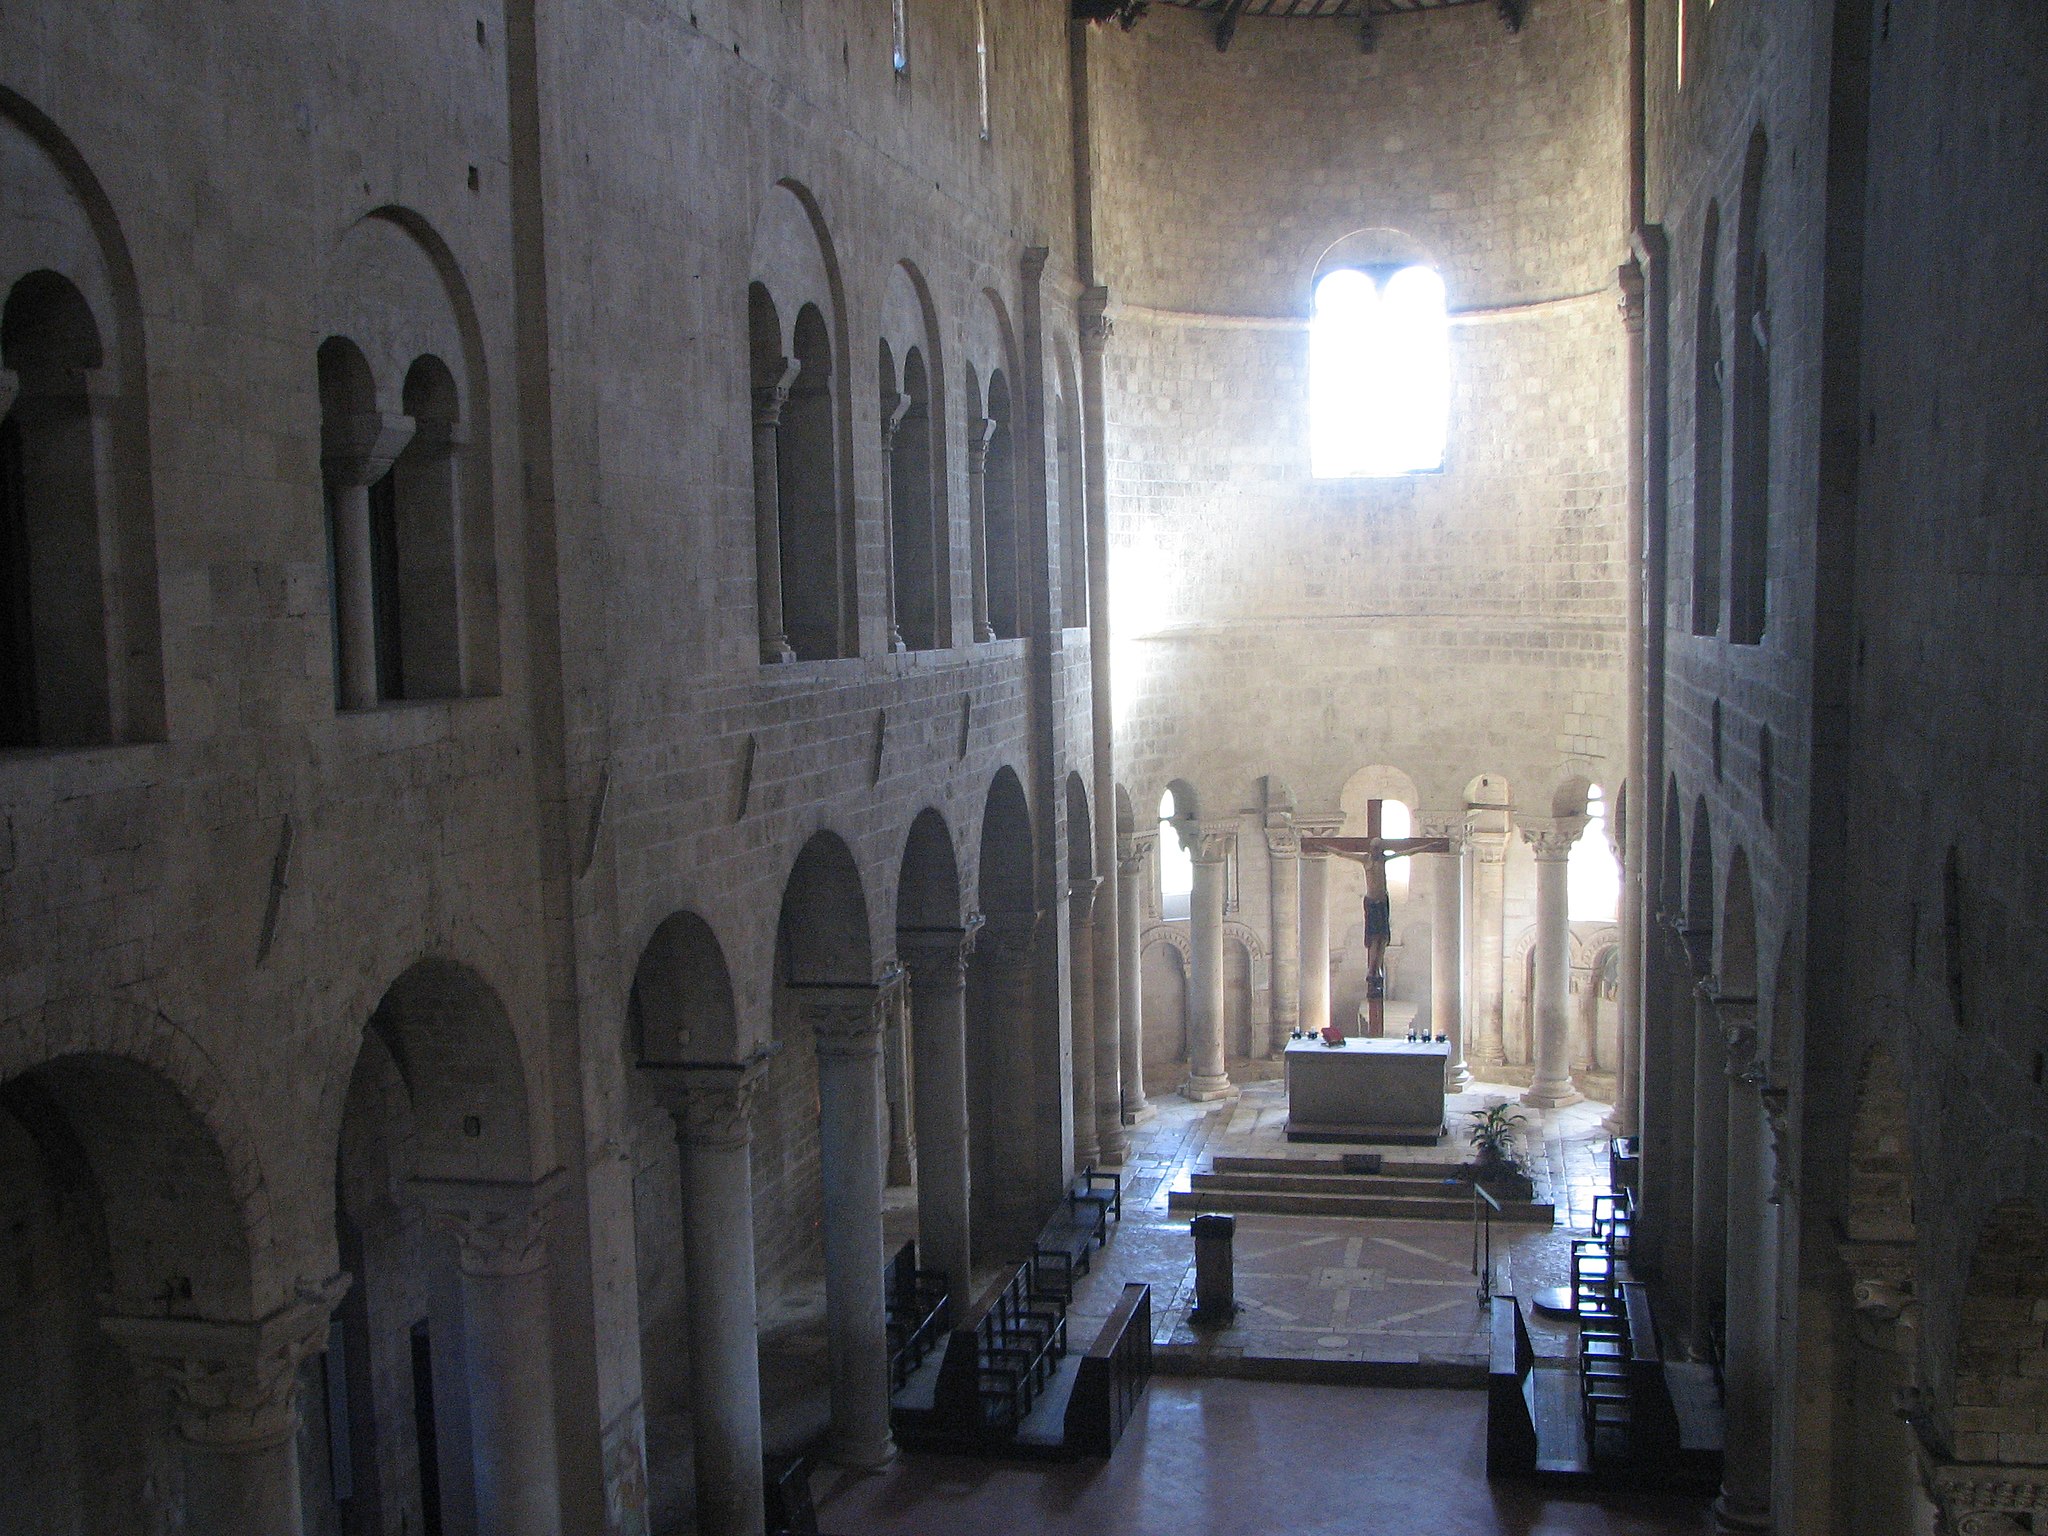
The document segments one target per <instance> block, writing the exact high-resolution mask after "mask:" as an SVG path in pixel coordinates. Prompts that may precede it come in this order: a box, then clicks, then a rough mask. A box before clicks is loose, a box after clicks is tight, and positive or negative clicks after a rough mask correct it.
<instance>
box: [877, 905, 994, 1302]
mask: <svg viewBox="0 0 2048 1536" xmlns="http://www.w3.org/2000/svg"><path fill="white" fill-rule="evenodd" d="M980 924H981V919H980V918H978V917H977V918H975V919H974V921H973V923H971V924H970V925H969V926H967V927H964V928H915V929H910V928H904V929H898V930H897V933H896V950H897V953H898V954H899V955H901V956H902V959H903V964H904V966H905V968H906V969H907V970H908V971H909V972H910V1036H911V1052H910V1070H911V1089H912V1099H913V1102H914V1103H915V1104H916V1106H917V1145H918V1154H919V1155H918V1163H917V1246H918V1258H919V1260H920V1262H921V1263H922V1264H923V1265H924V1266H925V1267H926V1268H927V1269H937V1270H942V1271H943V1272H944V1273H945V1276H946V1282H947V1284H948V1285H949V1286H950V1287H951V1288H952V1292H953V1295H954V1296H955V1297H957V1298H959V1299H960V1300H961V1301H962V1303H963V1304H964V1303H965V1301H966V1300H967V1299H968V1292H969V1291H971V1290H972V1289H973V1286H974V1268H973V1262H972V1257H971V1256H972V1242H971V1239H970V1237H969V1233H970V1231H971V1230H972V1228H971V1225H970V1222H969V1218H968V1211H969V1205H968V1201H969V1168H970V1167H971V1164H970V1162H969V1156H968V1146H967V957H968V956H969V955H970V954H971V953H973V950H974V934H975V929H976V928H978V927H979V926H980Z"/></svg>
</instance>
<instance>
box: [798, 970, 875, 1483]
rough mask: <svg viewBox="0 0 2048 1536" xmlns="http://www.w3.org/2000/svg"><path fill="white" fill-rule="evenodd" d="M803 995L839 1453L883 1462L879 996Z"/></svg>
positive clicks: (840, 1457) (862, 1463)
mask: <svg viewBox="0 0 2048 1536" xmlns="http://www.w3.org/2000/svg"><path fill="white" fill-rule="evenodd" d="M826 990H830V991H832V992H845V993H850V994H852V995H851V996H849V997H845V998H842V999H839V1000H836V1001H835V1000H832V999H829V998H821V997H815V996H814V997H812V998H808V999H806V1000H805V1001H804V1002H802V1003H801V1004H800V1008H801V1010H802V1012H803V1013H804V1015H805V1017H806V1018H807V1019H808V1020H809V1022H810V1024H811V1027H812V1028H813V1030H814V1031H815V1032H816V1034H817V1040H818V1122H819V1124H818V1138H819V1145H818V1153H819V1162H820V1163H821V1165H822V1168H823V1175H824V1186H825V1314H826V1326H827V1331H828V1342H829V1346H830V1351H831V1358H832V1431H831V1435H832V1455H833V1459H834V1460H836V1461H839V1462H841V1463H843V1464H845V1465H847V1466H855V1467H877V1466H880V1465H882V1464H883V1463H884V1462H886V1461H888V1460H889V1458H890V1457H891V1456H892V1455H893V1454H894V1452H895V1447H894V1446H893V1445H892V1444H891V1443H890V1439H889V1350H888V1330H887V1318H886V1313H885V1308H884V1300H883V1294H882V1155H881V1153H882V1149H881V1142H880V1139H879V1138H878V1137H877V1136H876V1134H875V1128H876V1124H877V1121H878V1117H879V1116H880V1113H881V1089H882V1071H881V1068H882V1052H881V1019H880V1012H879V1010H880V1006H881V1002H880V999H879V998H878V997H877V996H876V995H875V993H874V989H872V988H867V989H863V988H832V989H819V991H820V992H823V991H826Z"/></svg>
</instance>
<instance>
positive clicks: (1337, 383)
mask: <svg viewBox="0 0 2048 1536" xmlns="http://www.w3.org/2000/svg"><path fill="white" fill-rule="evenodd" d="M1445 302H1446V301H1445V295H1444V282H1443V278H1442V277H1441V276H1440V275H1439V274H1438V273H1437V271H1436V270H1435V269H1434V268H1432V267H1428V266H1423V265H1414V264H1411V265H1405V266H1388V267H1378V268H1373V269H1366V268H1360V267H1351V266H1344V267H1337V268H1335V269H1333V270H1331V271H1329V272H1326V273H1325V274H1324V275H1323V276H1322V277H1321V278H1319V279H1318V280H1317V282H1316V286H1315V297H1314V304H1313V313H1312V315H1311V318H1310V320H1309V458H1310V464H1311V467H1312V469H1313V472H1314V475H1315V477H1316V478H1317V479H1319V480H1326V479H1340V478H1351V477H1361V476H1388V475H1412V474H1419V473H1426V472H1430V471H1435V470H1440V469H1442V468H1443V465H1444V450H1445V445H1446V442H1447V439H1448V432H1449V423H1450V409H1451V347H1450V326H1449V318H1448V314H1447V311H1446V308H1445Z"/></svg>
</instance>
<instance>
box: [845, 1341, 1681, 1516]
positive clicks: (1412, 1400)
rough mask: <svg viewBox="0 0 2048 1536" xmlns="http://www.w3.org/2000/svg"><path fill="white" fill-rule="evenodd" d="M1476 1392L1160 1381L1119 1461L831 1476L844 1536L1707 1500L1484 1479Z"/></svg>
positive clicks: (902, 1466)
mask: <svg viewBox="0 0 2048 1536" xmlns="http://www.w3.org/2000/svg"><path fill="white" fill-rule="evenodd" d="M1485 1461H1486V1399H1485V1396H1484V1395H1483V1394H1481V1393H1477V1392H1442V1391H1429V1390H1396V1389H1386V1388H1375V1387H1329V1386H1304V1385H1296V1384H1284V1385H1283V1384H1280V1383H1274V1382H1256V1381H1226V1380H1175V1379H1168V1378H1158V1377H1155V1378H1154V1379H1153V1382H1152V1384H1151V1386H1150V1387H1149V1388H1147V1389H1146V1393H1145V1397H1144V1400H1143V1402H1142V1403H1141V1404H1140V1406H1139V1410H1138V1414H1137V1416H1136V1418H1134V1419H1133V1420H1132V1423H1131V1426H1130V1429H1129V1430H1128V1431H1127V1432H1126V1434H1125V1436H1124V1439H1123V1442H1122V1444H1121V1445H1120V1446H1119V1447H1118V1448H1117V1453H1116V1455H1115V1456H1114V1457H1112V1458H1111V1459H1110V1460H1109V1461H1107V1462H1094V1461H1089V1462H1078V1463H1067V1464H1054V1465H1047V1464H1030V1465H1023V1464H1016V1463H1005V1462H990V1461H970V1460H966V1459H963V1458H957V1457H950V1456H914V1457H904V1458H901V1459H899V1460H898V1461H897V1462H896V1463H895V1464H894V1465H892V1466H891V1467H889V1468H888V1469H887V1470H885V1471H884V1472H882V1473H881V1474H879V1475H876V1476H854V1475H847V1474H835V1473H829V1472H828V1473H821V1474H820V1475H819V1476H818V1477H817V1479H816V1483H815V1486H816V1488H817V1490H818V1496H819V1511H818V1513H819V1525H820V1528H821V1529H823V1530H825V1531H827V1532H832V1533H836V1536H896V1533H907V1536H1067V1533H1074V1536H1084V1533H1085V1536H1339V1533H1342V1536H1666V1533H1691V1532H1705V1531H1710V1530H1712V1529H1713V1522H1712V1520H1711V1518H1710V1517H1709V1516H1708V1514H1707V1511H1706V1507H1705V1504H1704V1502H1702V1501H1693V1500H1684V1499H1672V1498H1667V1497H1660V1498H1655V1499H1638V1500H1632V1501H1629V1502H1628V1503H1626V1504H1621V1503H1613V1504H1600V1503H1578V1502H1565V1501H1562V1500H1552V1499H1547V1498H1545V1497H1544V1496H1542V1495H1541V1494H1540V1493H1537V1492H1535V1491H1533V1490H1530V1489H1527V1488H1523V1487H1510V1486H1507V1485H1500V1486H1495V1485H1491V1484H1489V1483H1488V1482H1487V1480H1486V1468H1485Z"/></svg>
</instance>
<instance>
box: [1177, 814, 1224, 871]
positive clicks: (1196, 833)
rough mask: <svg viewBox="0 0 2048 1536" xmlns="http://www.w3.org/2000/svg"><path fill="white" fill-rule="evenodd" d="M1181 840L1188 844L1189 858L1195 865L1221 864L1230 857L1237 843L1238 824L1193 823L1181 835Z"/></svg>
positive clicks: (1221, 822)
mask: <svg viewBox="0 0 2048 1536" xmlns="http://www.w3.org/2000/svg"><path fill="white" fill-rule="evenodd" d="M1181 840H1182V841H1183V842H1185V843H1186V844H1187V849H1188V857H1189V858H1190V859H1192V860H1193V861H1194V862H1195V863H1197V864H1221V863H1222V862H1223V861H1224V860H1226V859H1228V858H1229V857H1230V849H1231V846H1232V845H1233V844H1234V843H1235V842H1236V841H1237V823H1236V822H1234V821H1228V822H1223V821H1197V822H1192V823H1190V824H1189V826H1188V827H1187V829H1186V830H1185V831H1183V832H1182V833H1181Z"/></svg>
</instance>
